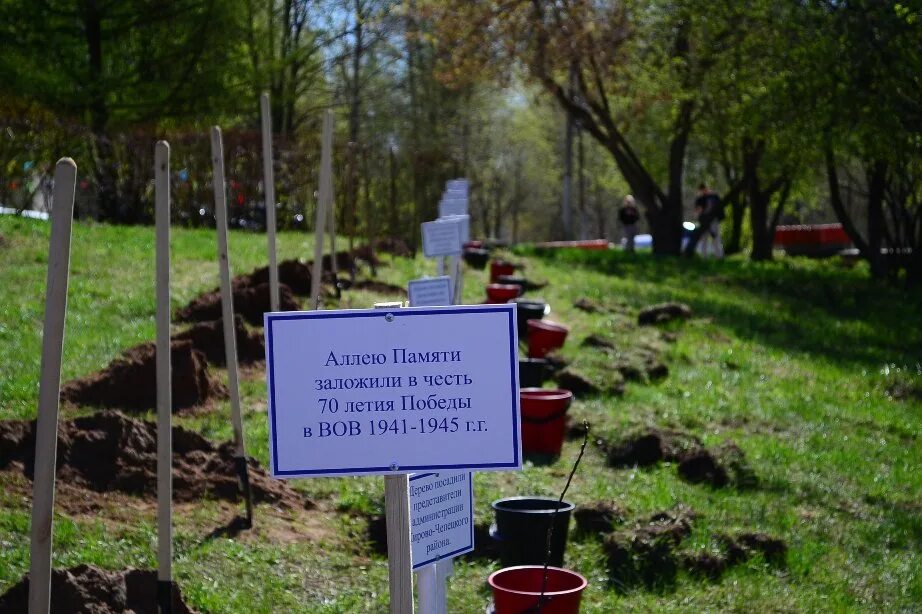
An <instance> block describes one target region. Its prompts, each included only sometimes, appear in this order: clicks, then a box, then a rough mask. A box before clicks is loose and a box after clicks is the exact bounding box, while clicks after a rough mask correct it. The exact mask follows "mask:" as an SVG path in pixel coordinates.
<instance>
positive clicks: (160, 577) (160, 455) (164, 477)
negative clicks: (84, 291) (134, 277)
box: [154, 141, 173, 614]
mask: <svg viewBox="0 0 922 614" xmlns="http://www.w3.org/2000/svg"><path fill="white" fill-rule="evenodd" d="M154 187H155V190H156V194H155V203H154V205H155V206H154V217H155V221H156V225H157V366H156V368H157V603H158V604H159V605H160V613H161V614H170V613H171V612H172V608H173V512H172V496H173V494H172V493H173V471H172V468H173V432H172V428H173V425H172V421H173V420H172V419H173V416H172V411H173V401H172V394H173V391H172V389H171V382H172V373H171V365H170V362H171V351H170V145H169V143H167V142H166V141H158V142H157V144H156V146H155V147H154Z"/></svg>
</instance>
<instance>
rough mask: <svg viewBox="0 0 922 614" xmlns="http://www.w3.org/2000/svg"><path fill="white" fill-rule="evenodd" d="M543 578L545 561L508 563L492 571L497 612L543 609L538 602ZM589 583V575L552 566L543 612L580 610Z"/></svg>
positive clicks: (519, 613) (517, 613) (574, 613)
mask: <svg viewBox="0 0 922 614" xmlns="http://www.w3.org/2000/svg"><path fill="white" fill-rule="evenodd" d="M543 579H544V567H542V566H541V565H520V566H518V567H507V568H505V569H500V570H499V571H494V572H493V573H491V574H490V577H489V578H487V584H489V585H490V588H491V589H493V605H494V607H495V608H496V610H495V614H522V613H523V612H531V611H535V612H537V611H539V610H538V609H537V608H536V607H535V606H537V605H538V600H539V599H541V584H542V582H543ZM588 584H589V582H587V581H586V578H584V577H583V576H581V575H580V574H578V573H576V572H575V571H570V570H569V569H561V568H560V567H548V568H547V586H546V587H545V591H544V599H543V600H542V607H541V609H540V612H541V614H577V613H578V612H579V603H580V600H581V599H582V597H583V591H584V590H585V589H586V586H588Z"/></svg>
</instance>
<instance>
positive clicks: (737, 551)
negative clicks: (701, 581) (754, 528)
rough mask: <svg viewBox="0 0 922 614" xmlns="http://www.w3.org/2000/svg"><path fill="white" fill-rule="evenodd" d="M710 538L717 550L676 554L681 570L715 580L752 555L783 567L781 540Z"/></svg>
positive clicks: (741, 536)
mask: <svg viewBox="0 0 922 614" xmlns="http://www.w3.org/2000/svg"><path fill="white" fill-rule="evenodd" d="M714 538H715V540H716V541H717V543H718V544H719V548H718V550H717V551H712V550H698V551H695V552H683V553H682V554H681V555H680V561H681V565H682V567H683V568H685V569H687V570H688V571H689V572H691V573H692V574H695V575H699V576H705V577H708V578H710V579H712V580H716V579H718V578H720V576H721V575H723V573H724V572H725V571H726V570H727V569H729V568H730V567H733V566H734V565H739V564H740V563H744V562H746V561H748V560H749V559H750V558H752V557H753V556H755V555H756V554H761V555H762V556H763V558H764V559H765V561H766V562H767V563H769V564H771V565H775V566H779V567H783V566H784V565H785V562H786V561H785V559H786V557H787V551H788V546H787V544H786V543H785V542H784V540H783V539H780V538H777V537H772V536H770V535H766V534H765V533H752V532H741V533H737V534H736V535H735V536H733V535H728V534H726V533H720V534H717V535H715V536H714Z"/></svg>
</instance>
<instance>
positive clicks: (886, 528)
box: [0, 218, 922, 612]
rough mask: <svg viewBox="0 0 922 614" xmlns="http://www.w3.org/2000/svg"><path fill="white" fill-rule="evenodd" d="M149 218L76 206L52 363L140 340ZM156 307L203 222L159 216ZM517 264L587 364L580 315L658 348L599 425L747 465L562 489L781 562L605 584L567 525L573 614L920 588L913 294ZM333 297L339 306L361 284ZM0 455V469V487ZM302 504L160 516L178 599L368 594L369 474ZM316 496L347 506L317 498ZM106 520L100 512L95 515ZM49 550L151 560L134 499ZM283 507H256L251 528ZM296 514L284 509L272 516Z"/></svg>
mask: <svg viewBox="0 0 922 614" xmlns="http://www.w3.org/2000/svg"><path fill="white" fill-rule="evenodd" d="M0 235H2V236H4V237H5V238H6V240H7V247H5V248H0V258H2V260H0V261H2V262H3V265H2V268H0V347H2V348H3V351H2V352H0V374H2V375H0V419H5V418H21V417H31V416H33V414H34V406H35V398H36V395H37V379H38V368H39V347H40V336H41V319H42V310H43V295H44V277H45V254H46V251H47V227H46V226H45V225H44V224H42V223H37V222H31V221H22V220H15V219H11V218H0ZM280 240H281V250H280V251H281V256H282V257H292V256H295V255H300V256H302V257H307V256H308V254H309V247H310V240H309V239H307V238H306V237H305V236H304V235H297V234H283V235H282V237H281V239H280ZM152 246H153V233H152V231H151V229H147V228H113V227H106V226H93V225H85V224H78V225H76V226H75V235H74V243H73V259H74V261H73V264H72V267H71V270H72V274H73V275H72V281H71V290H70V294H69V297H70V299H69V300H70V311H69V314H68V321H67V327H68V328H67V339H66V342H65V357H64V378H65V379H68V378H71V377H75V376H79V375H83V374H86V373H89V372H91V371H93V370H96V369H98V368H100V367H102V366H104V365H105V364H106V363H107V362H108V361H109V360H111V358H112V357H113V356H115V355H116V354H117V353H118V351H119V350H121V349H124V348H127V347H129V346H131V345H133V344H135V343H137V342H140V341H144V340H149V339H152V338H153V332H154V329H153V326H154V325H153V312H154V301H153V288H152V283H151V280H152V278H153V254H152V253H151V250H152ZM263 246H264V237H262V236H258V235H248V234H234V235H233V236H232V238H231V250H232V254H231V262H232V265H233V267H234V269H235V270H236V271H238V272H243V271H248V270H250V269H251V268H253V267H255V266H258V265H260V264H262V262H263V253H264V247H263ZM173 254H174V255H173V268H174V280H175V283H174V290H173V293H174V305H176V306H179V305H181V304H184V303H185V302H186V301H187V300H188V299H189V298H191V297H192V296H194V295H195V294H196V293H197V292H199V291H201V290H205V289H210V288H211V287H213V286H214V285H215V284H216V279H217V272H216V266H215V262H214V255H213V254H214V238H213V232H212V231H190V230H176V231H175V232H174V239H173ZM527 260H528V265H529V268H528V269H527V273H528V276H529V277H531V278H533V279H547V280H548V281H550V285H549V286H548V288H546V289H545V290H544V291H542V292H541V294H542V296H544V297H545V298H546V299H547V300H548V301H549V302H550V303H551V305H552V307H553V309H554V314H553V316H552V317H553V318H555V319H558V320H560V321H562V322H565V323H567V324H569V325H570V326H571V327H572V332H571V339H570V341H569V342H568V345H567V348H566V349H565V351H564V355H565V356H567V357H568V358H570V359H571V360H572V361H573V365H574V368H576V369H578V370H580V371H582V372H584V373H586V374H588V375H590V376H591V377H594V378H603V377H611V376H612V375H611V372H610V368H609V365H610V362H611V359H610V358H606V355H605V354H604V353H602V352H600V351H598V350H587V349H582V350H581V349H580V348H579V342H580V341H581V340H582V339H583V338H584V337H586V336H588V335H589V334H591V333H599V332H604V333H605V334H607V335H609V336H611V337H612V338H614V339H616V340H618V341H619V342H620V343H619V347H622V348H624V350H623V352H624V353H625V354H626V355H627V356H628V357H630V354H631V348H633V347H636V346H638V345H639V344H642V345H645V346H648V347H652V348H655V349H657V350H658V351H661V352H663V354H664V357H665V359H666V362H667V364H668V365H669V367H670V375H669V377H668V378H667V379H666V380H664V381H663V382H661V383H659V384H655V385H642V384H629V385H628V386H627V392H626V394H625V395H624V396H623V397H602V398H598V399H592V400H582V401H577V402H576V403H575V404H574V407H573V409H572V410H571V411H572V413H573V414H574V415H575V416H577V417H580V418H583V417H585V418H587V419H589V420H590V421H591V422H592V423H593V426H594V429H595V430H596V434H597V435H601V436H617V435H619V434H622V433H623V432H624V431H625V430H626V429H628V428H632V427H634V426H638V425H646V424H650V425H659V426H674V427H679V428H682V429H685V430H688V431H691V432H693V433H695V434H697V435H699V436H701V437H702V438H703V439H704V440H705V442H706V443H708V444H716V443H720V442H723V441H725V440H728V439H732V440H733V441H735V442H736V443H737V444H739V446H740V447H741V448H742V449H743V450H744V451H745V453H746V454H747V456H748V458H749V460H750V461H751V463H752V464H753V466H754V468H755V471H756V473H757V474H758V476H759V478H760V481H761V486H760V488H758V489H756V490H747V491H736V490H733V489H722V490H714V489H710V488H707V487H703V486H695V485H690V484H687V483H685V482H683V481H681V480H680V479H679V478H678V477H677V475H676V472H675V468H674V467H669V466H660V467H657V468H654V469H650V470H611V469H607V468H606V467H605V466H604V462H603V458H602V455H601V454H600V453H599V451H597V450H595V449H591V450H590V451H588V452H587V455H586V458H585V460H584V465H583V466H582V468H581V470H580V472H579V474H578V475H577V478H576V480H575V481H574V484H573V486H572V489H571V493H570V495H568V498H569V499H571V500H573V501H575V502H576V503H587V502H590V501H594V500H599V499H613V500H615V501H618V502H619V503H620V504H621V505H623V506H624V507H625V508H627V509H628V510H629V512H630V513H631V515H632V516H635V515H636V516H640V515H643V514H648V513H650V512H653V511H656V510H661V509H664V508H668V507H671V506H672V505H674V504H675V503H678V502H681V503H685V504H688V505H690V506H691V507H693V508H694V509H695V510H697V511H698V513H699V514H700V515H701V517H700V519H699V520H698V521H697V522H696V524H695V528H694V533H693V535H692V537H691V538H690V539H689V540H688V541H687V543H686V545H687V546H689V547H694V548H714V547H715V544H714V543H713V538H712V533H713V532H714V531H718V530H730V529H735V528H738V529H747V530H761V531H766V532H769V533H772V534H776V535H779V536H782V537H784V538H785V539H786V540H787V542H788V544H789V546H790V553H789V555H788V560H787V561H788V564H787V568H786V569H779V568H777V567H772V566H769V565H768V564H766V563H765V562H764V561H762V560H761V559H754V560H752V561H750V562H749V563H747V564H745V565H742V566H739V567H736V568H734V569H733V570H731V571H730V572H729V573H727V574H726V575H725V576H724V577H723V578H722V579H721V580H720V581H716V582H712V581H707V580H701V579H697V578H692V577H687V576H684V575H680V578H679V582H678V584H677V585H676V586H674V587H670V588H668V589H663V590H658V591H647V590H644V589H632V590H630V591H628V592H627V593H623V592H619V591H617V590H615V588H614V587H612V586H611V585H610V584H609V583H608V582H607V581H606V579H605V577H606V573H605V568H604V563H603V558H604V557H603V554H602V552H601V549H600V547H599V545H598V543H597V542H595V541H594V540H585V541H576V540H571V545H570V547H569V550H568V565H569V566H570V567H573V568H575V569H578V570H580V571H582V572H583V573H584V574H585V575H587V577H589V579H590V582H591V584H590V588H589V590H588V591H587V594H586V601H585V607H584V611H599V612H607V611H612V610H616V609H624V610H628V609H637V608H642V609H644V610H648V609H663V610H683V611H684V610H688V609H698V610H700V609H711V610H717V609H755V610H830V609H843V610H848V609H852V610H867V609H874V610H890V611H892V610H899V609H906V610H912V609H914V608H917V607H919V604H920V603H922V563H920V561H922V557H920V556H919V555H918V551H919V549H920V545H922V496H920V495H919V493H922V471H920V465H922V446H920V440H919V432H920V425H922V403H920V402H919V401H917V400H916V401H912V400H910V401H906V400H903V401H898V400H893V399H891V398H890V397H889V396H888V395H887V394H886V388H887V387H888V386H889V385H891V384H892V383H894V381H896V380H915V382H916V383H917V384H919V383H920V379H922V376H920V373H919V371H920V369H922V365H920V364H919V363H920V362H922V324H920V320H919V316H918V314H919V312H920V307H922V297H920V296H919V295H918V294H915V295H907V294H906V293H903V292H897V291H894V290H890V289H882V288H878V287H875V286H873V285H872V284H870V283H869V282H867V281H865V280H864V278H863V275H862V274H861V273H860V272H850V271H845V270H841V269H838V268H837V267H835V266H833V265H830V264H827V263H811V262H806V261H799V260H798V261H791V260H788V261H784V262H780V263H772V264H765V265H752V264H750V263H747V262H743V261H736V260H731V261H728V262H723V263H702V262H695V263H689V262H673V261H654V260H652V259H650V258H647V257H637V258H630V257H626V256H624V255H622V254H616V253H602V254H599V253H595V254H592V253H572V252H568V253H561V252H558V253H556V254H553V255H549V256H547V257H544V258H537V257H534V256H533V255H528V258H527ZM424 270H428V269H427V267H426V265H425V264H424V263H421V262H419V261H415V262H410V261H395V262H394V263H393V266H391V267H388V268H384V269H382V271H381V276H382V277H383V278H384V279H385V280H386V281H390V282H393V283H398V284H402V283H404V282H405V281H406V280H407V279H409V278H411V277H413V276H416V275H418V274H420V273H421V272H423V271H424ZM483 282H484V274H482V273H479V272H469V273H468V277H467V283H466V292H465V294H466V297H465V298H466V299H467V300H468V301H471V302H474V301H479V300H481V295H482V286H483ZM580 296H588V297H590V298H592V299H594V300H595V301H597V302H599V303H605V304H607V305H610V306H612V307H614V308H615V309H614V310H613V311H612V312H609V313H605V314H597V315H590V314H585V313H583V312H581V311H578V310H576V309H574V308H573V307H572V303H573V301H574V300H575V299H576V298H577V297H580ZM375 298H376V297H375V296H373V295H370V294H366V293H350V294H348V295H347V296H346V298H345V299H344V304H343V306H353V307H364V306H368V305H369V304H370V303H371V302H373V301H374V300H375ZM671 299H676V300H682V301H685V302H687V303H689V304H690V305H691V306H692V307H693V308H694V309H695V313H696V317H695V318H694V319H693V320H692V321H690V322H687V323H685V324H684V325H680V326H674V327H670V328H672V329H674V330H675V331H677V332H678V340H677V341H676V342H675V343H666V342H664V341H663V339H662V338H661V335H660V333H659V331H656V330H652V329H638V328H637V327H636V326H635V325H634V322H635V315H636V311H637V309H639V308H640V307H642V306H644V305H647V304H650V303H653V302H658V301H662V300H671ZM243 394H244V406H245V408H246V411H247V414H246V418H245V423H246V431H247V437H248V442H249V445H250V451H251V453H252V454H254V455H255V456H256V457H258V458H260V459H261V460H263V461H265V460H266V456H267V449H266V421H265V415H264V408H265V388H264V383H263V381H262V378H261V376H260V374H259V373H258V372H254V373H252V374H251V377H250V379H248V380H247V381H245V382H244V384H243ZM218 409H219V411H218V413H215V414H212V415H209V416H204V417H197V418H186V419H183V420H181V421H180V422H183V423H184V424H186V425H187V426H192V427H195V428H198V429H200V430H202V431H203V432H205V433H206V434H207V435H208V436H210V437H213V438H215V439H221V438H229V437H230V432H231V431H230V427H229V424H228V420H227V407H226V405H222V406H220V407H219V408H218ZM576 451H577V447H576V444H575V443H568V444H567V445H566V446H565V448H564V454H563V457H562V458H561V460H560V461H558V462H557V463H555V464H553V465H551V466H549V467H528V468H526V470H525V471H524V472H522V473H502V474H481V475H479V476H478V478H477V481H476V496H477V500H478V505H477V514H478V517H479V518H480V519H481V520H487V519H488V518H489V515H490V514H489V505H488V502H489V501H490V500H492V499H495V498H497V497H499V496H501V495H511V494H529V493H537V494H548V495H550V494H557V492H558V491H559V489H560V488H561V487H562V484H563V481H564V480H565V477H566V472H567V470H568V469H569V466H570V464H571V463H572V460H573V458H574V457H575V454H576ZM6 480H10V481H12V478H10V477H9V474H0V486H2V485H3V484H4V483H5V481H6ZM295 485H296V487H297V488H299V489H301V490H303V491H304V492H306V493H307V494H309V495H310V496H311V497H313V498H315V499H316V500H317V501H318V502H319V503H320V504H321V509H322V510H324V513H325V514H326V515H325V517H323V518H322V520H323V521H324V522H325V523H326V524H327V530H326V531H322V532H320V533H319V534H317V535H316V536H314V537H310V538H307V537H305V538H303V539H284V540H279V539H275V538H274V537H273V535H274V534H273V533H272V531H270V530H268V529H269V528H273V527H268V528H267V530H266V531H264V532H261V533H257V534H256V535H253V536H250V537H248V538H247V539H238V540H230V539H216V540H212V541H204V540H202V534H203V533H206V532H207V531H208V530H210V529H211V528H213V527H214V526H215V525H216V522H215V520H214V519H215V518H216V517H217V516H218V515H219V513H220V511H219V510H218V506H217V505H216V504H213V503H208V504H205V505H203V506H202V507H201V508H200V509H197V510H188V509H186V510H184V511H183V513H182V514H177V525H178V526H177V531H176V534H177V537H176V559H177V561H176V569H177V574H178V577H179V580H180V582H181V584H182V587H183V589H184V591H185V592H186V593H187V595H188V596H189V599H190V601H191V602H192V603H193V604H194V605H195V606H196V607H198V608H200V609H202V610H205V611H215V612H218V611H254V612H268V611H286V610H291V609H293V608H294V607H296V606H297V605H298V604H300V605H301V607H302V608H303V607H309V609H310V610H311V611H331V612H333V611H336V612H357V611H382V610H383V609H384V606H385V603H386V578H387V573H386V562H385V561H384V560H383V559H381V558H380V557H377V556H370V555H369V553H368V550H367V549H365V548H363V547H362V545H361V541H360V540H356V539H355V535H356V534H361V530H362V526H363V524H362V523H363V521H362V520H360V519H358V518H359V515H360V514H361V513H365V512H370V511H375V510H377V509H378V507H379V505H380V497H381V492H382V487H381V481H380V480H379V479H373V478H363V479H349V478H347V479H318V480H304V481H297V482H295ZM14 491H15V492H21V489H20V490H19V491H16V489H14V488H4V489H0V493H2V494H0V544H2V545H3V547H2V549H0V591H2V590H5V589H6V588H7V587H8V586H9V585H10V584H11V583H12V582H14V581H16V580H17V579H18V578H19V577H20V576H21V574H22V573H23V572H24V571H25V570H26V568H27V564H28V518H29V501H28V499H27V498H24V497H22V496H14V495H12V494H10V492H14ZM332 510H339V511H342V512H351V513H348V514H347V513H333V511H332ZM115 516H117V514H115ZM59 519H60V520H59V522H58V523H57V524H56V533H55V542H56V552H55V564H56V565H68V564H74V563H76V562H96V563H98V564H101V565H104V566H108V567H121V566H124V565H128V564H132V565H153V564H154V556H153V544H154V537H155V533H154V528H153V527H154V520H155V519H154V516H153V514H152V512H151V511H149V510H147V511H144V512H142V513H140V514H139V515H138V518H134V517H129V519H128V520H125V519H121V520H119V519H112V518H86V517H78V518H74V519H69V518H66V517H64V516H61V517H59ZM272 523H275V524H279V523H281V524H284V521H282V520H277V519H274V520H272V521H271V522H268V521H267V522H266V523H265V524H272ZM289 529H290V531H289V533H297V531H298V530H299V528H298V527H289ZM490 569H491V567H490V566H489V565H488V564H486V563H484V562H481V561H478V562H468V561H462V562H459V564H458V565H456V574H455V577H454V579H453V580H452V582H451V589H450V599H451V610H452V611H458V612H474V611H483V608H484V606H485V604H486V601H487V593H486V590H485V587H484V584H485V582H484V580H485V578H486V575H487V574H488V572H489V570H490Z"/></svg>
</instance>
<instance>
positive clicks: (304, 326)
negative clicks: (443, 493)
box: [264, 304, 522, 478]
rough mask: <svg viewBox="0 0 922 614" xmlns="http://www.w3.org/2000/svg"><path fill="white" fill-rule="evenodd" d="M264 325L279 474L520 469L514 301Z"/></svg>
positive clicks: (322, 315) (319, 314) (292, 318)
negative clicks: (500, 303)
mask: <svg viewBox="0 0 922 614" xmlns="http://www.w3.org/2000/svg"><path fill="white" fill-rule="evenodd" d="M264 320H265V331H266V371H267V373H266V381H267V387H268V392H269V452H270V468H271V471H272V475H273V476H275V477H279V478H294V477H314V476H317V477H319V476H343V475H366V474H379V475H390V474H398V473H415V472H427V471H435V472H439V471H443V470H444V471H449V470H462V469H465V470H477V471H501V470H515V469H521V467H522V453H521V450H522V442H521V427H520V421H519V374H518V356H517V349H518V348H517V346H518V338H517V334H516V321H515V305H514V304H506V305H464V306H448V307H410V308H405V309H393V310H389V309H356V310H334V311H309V312H282V313H267V314H265V316H264Z"/></svg>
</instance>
